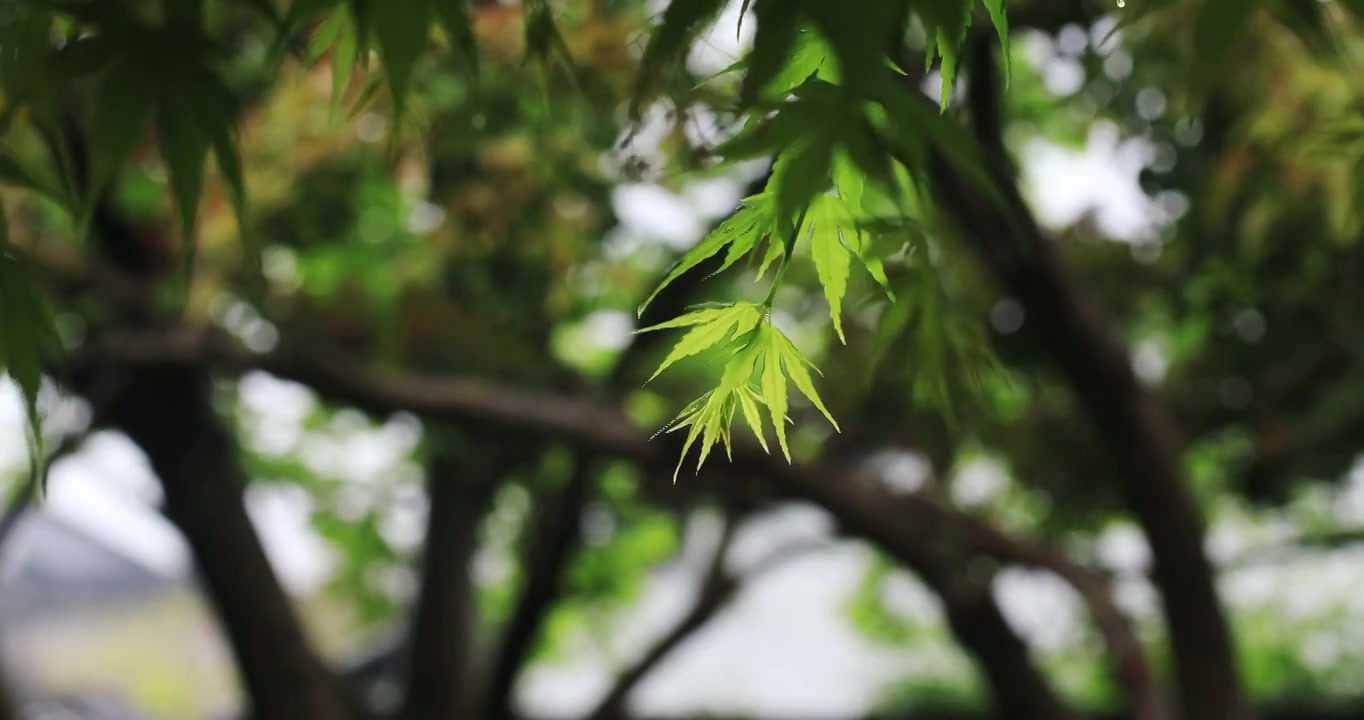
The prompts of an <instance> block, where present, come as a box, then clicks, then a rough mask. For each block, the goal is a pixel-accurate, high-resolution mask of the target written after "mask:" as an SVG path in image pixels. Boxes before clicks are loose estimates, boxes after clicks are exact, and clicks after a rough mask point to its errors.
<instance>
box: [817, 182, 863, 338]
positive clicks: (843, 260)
mask: <svg viewBox="0 0 1364 720" xmlns="http://www.w3.org/2000/svg"><path fill="white" fill-rule="evenodd" d="M840 202H841V201H839V200H837V199H836V198H833V197H832V196H829V195H824V196H822V197H820V198H818V199H816V200H815V202H814V203H812V204H811V206H810V212H809V214H808V215H807V220H806V222H807V223H808V224H809V225H810V257H811V258H813V259H814V261H815V271H816V273H818V275H819V284H820V285H821V286H823V288H824V297H825V298H826V299H827V300H828V301H829V317H830V318H832V319H833V323H834V331H835V332H837V333H838V339H839V340H841V341H843V342H844V343H847V341H848V340H847V338H846V337H844V335H843V313H842V309H843V296H844V295H845V294H846V293H847V292H848V276H849V275H850V273H851V269H852V253H850V252H849V251H848V249H847V248H846V247H844V246H843V241H842V239H841V238H840V236H839V223H838V220H839V217H838V212H837V210H836V209H835V208H834V207H833V206H834V205H835V203H840Z"/></svg>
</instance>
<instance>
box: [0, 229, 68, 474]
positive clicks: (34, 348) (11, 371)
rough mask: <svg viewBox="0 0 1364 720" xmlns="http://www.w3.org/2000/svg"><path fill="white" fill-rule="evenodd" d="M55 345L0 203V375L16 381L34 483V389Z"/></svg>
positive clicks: (39, 451)
mask: <svg viewBox="0 0 1364 720" xmlns="http://www.w3.org/2000/svg"><path fill="white" fill-rule="evenodd" d="M59 348H60V340H59V338H58V335H57V330H56V324H55V322H54V320H53V316H52V312H51V309H50V308H49V307H48V305H47V301H46V299H45V297H44V296H43V293H42V291H41V290H40V289H39V288H38V286H37V285H36V284H35V283H34V282H33V275H32V273H31V272H30V271H29V270H28V269H27V268H25V267H23V266H22V265H21V264H20V262H19V260H18V259H17V258H16V257H15V256H14V255H12V254H11V252H10V248H9V239H8V224H7V222H6V220H5V217H4V213H3V208H0V375H2V374H8V375H9V376H10V378H11V379H12V380H14V384H15V385H17V386H18V387H19V392H20V395H21V396H22V397H23V400H24V410H25V414H26V415H27V419H28V439H29V472H30V476H31V478H32V481H33V482H35V483H36V484H37V485H38V486H39V487H40V488H41V487H43V485H44V484H45V478H44V477H43V475H44V473H45V470H46V467H47V463H46V457H45V455H46V450H45V448H44V442H43V431H42V418H41V417H40V416H39V413H38V393H39V391H40V390H41V389H42V379H43V358H44V356H46V355H50V354H52V353H55V352H56V351H57V350H58V349H59Z"/></svg>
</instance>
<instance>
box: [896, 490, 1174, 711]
mask: <svg viewBox="0 0 1364 720" xmlns="http://www.w3.org/2000/svg"><path fill="white" fill-rule="evenodd" d="M903 505H904V509H905V511H906V513H907V514H908V515H911V516H913V517H914V518H915V520H916V524H920V527H921V528H924V529H925V530H926V531H930V532H932V531H939V532H943V533H945V534H948V535H949V536H951V537H955V538H958V539H959V540H960V541H961V542H963V543H964V544H965V545H966V546H967V547H968V548H969V549H970V550H973V551H974V552H976V553H979V554H982V555H987V556H989V557H993V558H995V559H997V560H1000V561H1002V562H1007V563H1017V564H1019V565H1025V566H1028V567H1033V568H1037V569H1041V570H1048V571H1050V572H1051V573H1053V574H1055V575H1056V576H1057V577H1059V578H1061V580H1063V581H1065V582H1066V583H1067V584H1069V585H1070V586H1071V587H1072V588H1073V589H1074V590H1075V591H1076V592H1077V593H1078V594H1079V595H1080V597H1081V599H1083V600H1084V602H1085V604H1086V605H1087V606H1088V607H1089V611H1090V613H1091V614H1092V615H1093V616H1094V622H1095V624H1096V625H1097V626H1098V628H1099V633H1100V634H1101V635H1102V636H1103V639H1104V644H1105V645H1106V646H1107V649H1108V656H1109V661H1110V664H1111V667H1112V674H1113V679H1114V682H1115V683H1116V684H1117V687H1119V688H1121V689H1122V691H1123V693H1124V695H1125V696H1126V698H1127V705H1128V709H1129V711H1130V713H1131V717H1132V718H1133V720H1165V718H1168V717H1169V716H1170V713H1169V710H1168V709H1167V708H1166V703H1165V700H1164V698H1163V696H1162V693H1161V691H1160V687H1159V686H1158V685H1157V684H1156V681H1155V677H1154V674H1153V673H1152V671H1151V666H1150V663H1148V662H1147V659H1146V652H1145V650H1144V649H1143V648H1142V645H1141V640H1140V639H1139V638H1138V637H1137V635H1136V633H1135V632H1134V630H1133V628H1132V624H1131V621H1130V620H1129V619H1128V618H1127V616H1126V615H1124V614H1123V612H1122V610H1121V609H1120V608H1119V607H1118V605H1117V603H1116V602H1114V600H1113V594H1112V592H1110V590H1109V585H1108V580H1107V579H1106V578H1104V577H1103V576H1102V575H1100V574H1098V573H1096V572H1094V571H1092V570H1090V569H1088V568H1086V567H1084V566H1082V565H1080V564H1079V563H1076V562H1074V561H1072V560H1070V559H1069V558H1067V557H1065V556H1064V555H1061V554H1060V553H1056V552H1053V551H1052V550H1050V549H1048V548H1046V547H1044V546H1042V545H1038V544H1036V543H1032V542H1029V541H1027V540H1023V539H1021V538H1015V537H1011V536H1010V535H1009V534H1007V533H1005V532H1004V531H1002V530H999V529H998V528H996V527H994V526H993V525H990V524H989V523H986V522H984V521H981V520H978V519H976V518H973V517H970V516H968V515H963V514H961V513H958V512H956V511H955V510H952V509H951V508H948V507H946V506H944V505H941V504H939V503H937V502H935V501H933V500H932V499H930V498H928V497H925V496H911V497H909V498H907V499H905V500H904V501H903ZM930 528H931V530H930Z"/></svg>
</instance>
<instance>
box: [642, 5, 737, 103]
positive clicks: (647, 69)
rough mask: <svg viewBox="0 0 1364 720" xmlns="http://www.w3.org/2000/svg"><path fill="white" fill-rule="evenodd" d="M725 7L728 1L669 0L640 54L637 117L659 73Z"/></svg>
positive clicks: (648, 97) (681, 56)
mask: <svg viewBox="0 0 1364 720" xmlns="http://www.w3.org/2000/svg"><path fill="white" fill-rule="evenodd" d="M724 7H725V0H670V2H669V3H668V7H667V8H665V9H664V10H663V17H662V18H661V19H660V20H659V23H658V27H656V28H655V29H654V31H653V32H652V33H650V34H649V43H648V44H647V45H645V46H644V53H643V55H642V56H641V57H640V61H639V70H638V71H637V75H636V81H635V91H634V97H633V98H632V100H631V106H632V110H631V112H632V114H633V115H634V116H635V117H639V108H640V105H641V104H642V103H643V102H645V101H647V100H648V99H650V97H651V96H652V94H653V92H654V89H655V88H656V87H657V85H658V79H659V76H660V75H661V74H662V73H663V72H664V71H665V69H666V68H667V67H668V66H669V65H672V64H676V63H677V62H680V61H681V59H682V58H684V57H685V56H686V53H687V51H688V50H689V49H690V48H691V45H692V42H693V41H694V40H695V39H696V37H697V35H699V34H700V33H701V32H702V31H703V30H705V28H706V27H707V26H708V25H710V23H712V22H714V21H715V18H716V17H717V16H719V14H720V11H721V10H723V9H724Z"/></svg>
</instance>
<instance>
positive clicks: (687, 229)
mask: <svg viewBox="0 0 1364 720" xmlns="http://www.w3.org/2000/svg"><path fill="white" fill-rule="evenodd" d="M611 204H612V206H613V207H614V209H615V211H616V216H617V217H619V218H620V221H621V223H622V224H624V225H626V226H628V227H629V228H630V229H632V230H634V231H636V232H638V233H639V234H641V235H643V236H646V237H649V238H652V239H656V240H658V241H661V242H663V243H666V244H667V245H668V246H670V247H672V248H675V249H677V250H685V249H687V248H689V247H691V246H693V245H695V244H696V243H697V242H698V241H699V240H700V239H701V237H702V235H704V234H705V232H706V225H705V223H704V222H703V220H702V219H701V218H699V217H697V214H696V212H695V211H694V210H693V209H692V207H691V206H690V205H688V204H687V202H686V201H685V200H684V199H682V198H680V197H678V196H677V195H676V194H675V193H673V192H671V191H669V190H667V189H666V188H664V187H661V186H659V185H653V184H631V185H621V186H619V187H617V188H616V189H615V190H614V191H613V192H612V197H611Z"/></svg>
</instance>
